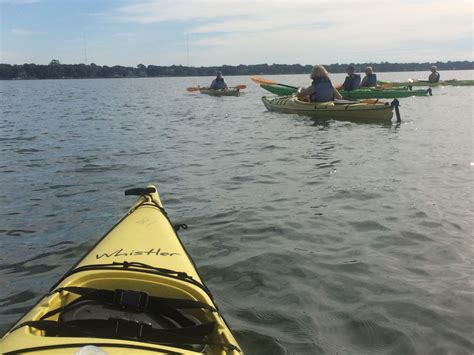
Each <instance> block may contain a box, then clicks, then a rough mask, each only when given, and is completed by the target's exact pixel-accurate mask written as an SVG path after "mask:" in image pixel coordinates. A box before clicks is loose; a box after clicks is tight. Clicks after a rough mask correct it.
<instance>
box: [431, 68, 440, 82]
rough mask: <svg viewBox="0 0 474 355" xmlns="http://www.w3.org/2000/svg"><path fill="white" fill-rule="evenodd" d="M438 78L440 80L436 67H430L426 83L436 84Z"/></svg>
mask: <svg viewBox="0 0 474 355" xmlns="http://www.w3.org/2000/svg"><path fill="white" fill-rule="evenodd" d="M439 78H440V75H439V73H438V67H437V66H436V65H433V66H432V67H431V74H430V76H429V78H428V81H429V82H430V83H437V82H439Z"/></svg>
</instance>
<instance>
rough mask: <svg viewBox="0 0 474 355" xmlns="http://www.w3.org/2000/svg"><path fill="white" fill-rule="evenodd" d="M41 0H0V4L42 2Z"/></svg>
mask: <svg viewBox="0 0 474 355" xmlns="http://www.w3.org/2000/svg"><path fill="white" fill-rule="evenodd" d="M42 1H43V0H0V4H8V5H28V4H36V3H39V2H42Z"/></svg>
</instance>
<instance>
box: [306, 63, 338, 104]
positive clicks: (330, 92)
mask: <svg viewBox="0 0 474 355" xmlns="http://www.w3.org/2000/svg"><path fill="white" fill-rule="evenodd" d="M311 79H312V80H313V83H312V84H311V86H309V87H307V88H306V89H301V88H300V89H298V94H297V96H298V98H300V99H301V98H304V97H309V100H310V101H311V102H327V101H333V100H334V99H335V98H336V99H342V96H341V94H340V93H339V91H337V89H336V88H335V87H334V85H333V84H332V82H331V79H329V74H328V72H327V70H326V68H324V67H323V66H322V65H316V66H314V67H313V70H312V71H311Z"/></svg>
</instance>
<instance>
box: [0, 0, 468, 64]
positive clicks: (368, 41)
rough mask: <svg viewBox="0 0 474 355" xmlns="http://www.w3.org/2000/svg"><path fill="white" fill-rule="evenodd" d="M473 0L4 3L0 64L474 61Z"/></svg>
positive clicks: (49, 0)
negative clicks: (56, 61) (54, 62)
mask: <svg viewBox="0 0 474 355" xmlns="http://www.w3.org/2000/svg"><path fill="white" fill-rule="evenodd" d="M473 18H474V12H473V2H472V1H470V0H468V1H466V0H450V1H447V0H444V1H438V0H377V1H372V0H368V1H364V0H358V1H352V0H344V1H338V0H332V1H331V0H313V1H310V0H292V1H284V0H239V1H234V0H194V1H193V0H0V63H10V64H23V63H37V64H48V63H49V62H50V61H51V60H52V59H57V60H59V61H60V62H61V63H71V64H72V63H89V64H90V63H95V64H97V65H127V66H136V65H138V64H145V65H150V64H154V65H172V64H176V65H179V64H181V65H190V66H213V65H223V64H227V65H238V64H260V63H268V64H272V63H279V64H297V63H298V64H311V65H313V64H332V63H350V62H352V63H365V62H377V63H378V62H382V61H383V62H385V61H387V62H401V63H406V62H435V61H448V60H453V61H454V60H473Z"/></svg>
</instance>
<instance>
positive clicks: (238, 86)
mask: <svg viewBox="0 0 474 355" xmlns="http://www.w3.org/2000/svg"><path fill="white" fill-rule="evenodd" d="M246 87H247V85H244V84H240V85H237V86H236V87H235V88H236V89H239V90H243V89H245V88H246Z"/></svg>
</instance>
